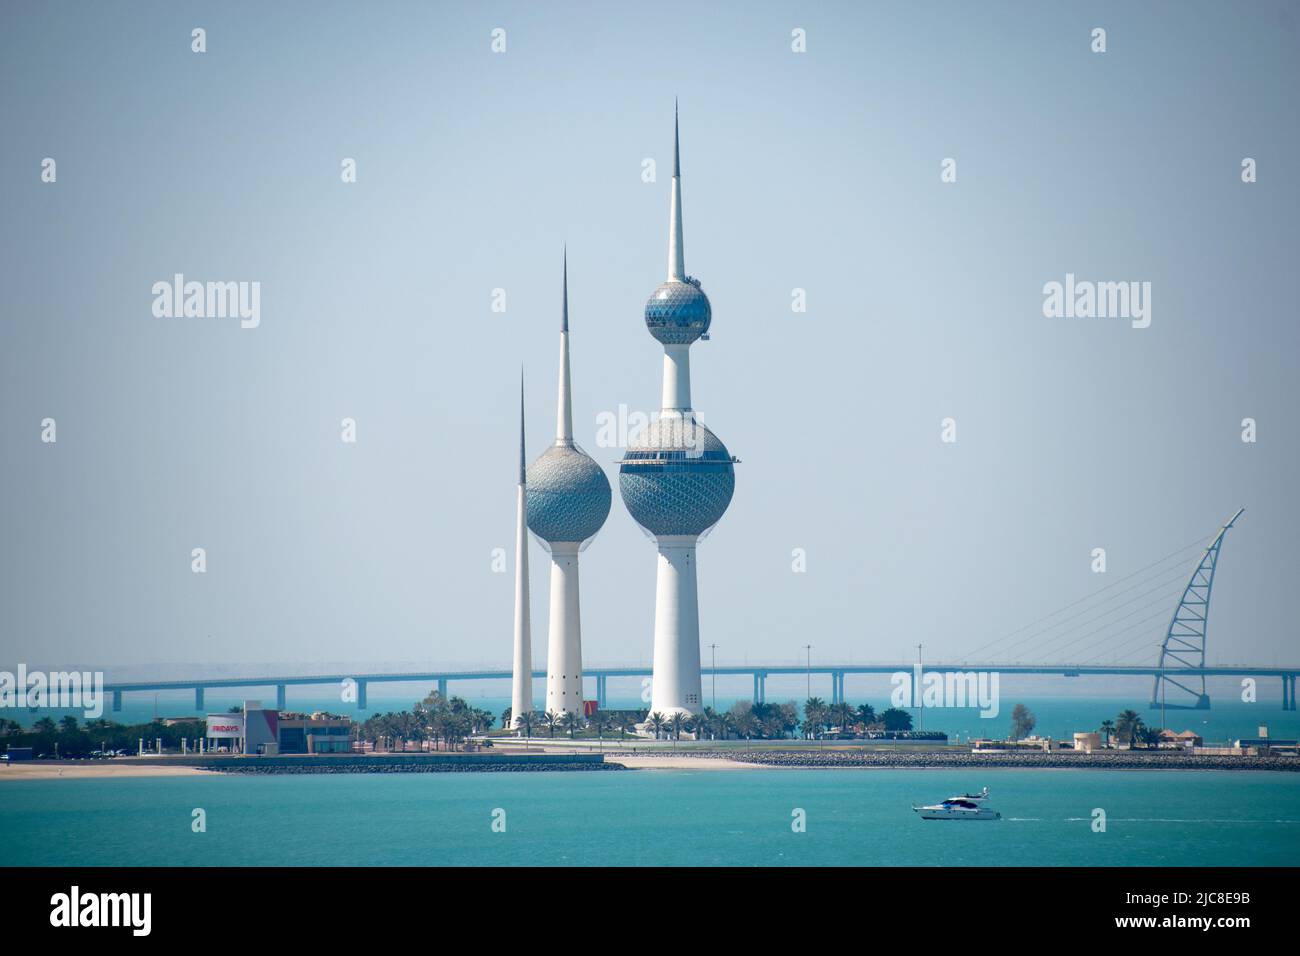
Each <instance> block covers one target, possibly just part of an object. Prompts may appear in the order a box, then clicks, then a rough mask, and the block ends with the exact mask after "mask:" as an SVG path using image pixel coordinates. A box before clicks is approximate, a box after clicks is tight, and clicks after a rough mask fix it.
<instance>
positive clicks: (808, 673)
mask: <svg viewBox="0 0 1300 956" xmlns="http://www.w3.org/2000/svg"><path fill="white" fill-rule="evenodd" d="M812 647H813V646H812V645H811V644H805V645H804V646H803V649H804V650H805V651H807V653H808V659H807V663H805V665H804V678H805V683H806V685H807V686H806V687H805V688H804V700H811V699H812Z"/></svg>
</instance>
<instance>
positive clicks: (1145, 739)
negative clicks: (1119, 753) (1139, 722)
mask: <svg viewBox="0 0 1300 956" xmlns="http://www.w3.org/2000/svg"><path fill="white" fill-rule="evenodd" d="M1163 733H1164V732H1163V731H1161V730H1160V728H1158V727H1147V726H1145V725H1143V726H1140V727H1139V728H1138V730H1137V739H1138V741H1139V742H1140V743H1141V744H1142V746H1143V747H1159V746H1160V741H1162V740H1163V739H1164V735H1163Z"/></svg>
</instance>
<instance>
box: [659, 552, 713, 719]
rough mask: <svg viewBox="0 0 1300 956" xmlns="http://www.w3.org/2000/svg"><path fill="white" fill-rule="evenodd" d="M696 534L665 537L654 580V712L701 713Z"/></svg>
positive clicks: (668, 714)
mask: <svg viewBox="0 0 1300 956" xmlns="http://www.w3.org/2000/svg"><path fill="white" fill-rule="evenodd" d="M696 540H697V539H696V536H695V535H660V536H659V537H658V538H657V539H656V544H657V545H658V547H659V564H658V572H657V574H656V578H655V652H654V679H653V681H652V682H651V687H650V710H651V711H652V712H657V713H660V714H663V715H664V716H665V717H671V716H672V715H673V714H675V713H682V712H686V713H691V714H698V713H699V712H700V709H701V697H700V606H699V597H698V591H697V587H696V579H695V542H696Z"/></svg>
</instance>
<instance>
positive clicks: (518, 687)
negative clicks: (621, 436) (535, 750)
mask: <svg viewBox="0 0 1300 956" xmlns="http://www.w3.org/2000/svg"><path fill="white" fill-rule="evenodd" d="M526 461H527V459H526V458H525V457H524V372H523V369H520V370H519V486H518V488H517V489H516V491H515V670H514V681H513V683H512V684H511V687H510V714H511V717H510V722H511V726H513V727H518V726H519V723H520V721H522V720H523V716H524V714H530V713H532V711H533V637H532V628H531V623H530V620H529V617H530V613H529V609H528V605H529V600H528V499H527V497H526V496H527V494H528V472H527V471H526V464H525V463H526Z"/></svg>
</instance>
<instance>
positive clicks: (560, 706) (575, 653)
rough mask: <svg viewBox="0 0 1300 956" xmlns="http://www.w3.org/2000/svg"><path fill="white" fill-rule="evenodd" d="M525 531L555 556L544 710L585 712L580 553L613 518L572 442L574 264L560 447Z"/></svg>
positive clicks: (563, 335)
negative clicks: (579, 581)
mask: <svg viewBox="0 0 1300 956" xmlns="http://www.w3.org/2000/svg"><path fill="white" fill-rule="evenodd" d="M527 482H528V493H527V508H528V527H529V528H530V529H531V530H532V532H533V534H535V535H537V537H538V538H539V539H541V541H542V542H543V544H544V545H545V546H546V548H547V550H548V551H550V553H551V611H550V633H549V635H548V637H547V651H546V710H547V711H548V712H551V711H554V712H555V713H557V714H581V713H582V621H581V615H580V612H579V597H578V553H579V552H580V551H582V549H583V548H584V547H586V545H587V544H588V543H590V541H591V539H592V538H593V537H595V535H596V532H597V531H599V530H600V528H601V525H603V524H604V523H605V519H606V518H607V517H608V516H609V506H610V501H611V499H612V496H611V493H610V488H609V479H608V478H606V477H605V472H604V471H602V470H601V467H600V465H598V464H596V462H595V461H593V460H592V459H591V456H590V455H588V454H587V453H586V452H585V451H583V450H582V449H581V448H579V447H578V446H577V444H575V443H574V441H573V401H572V398H571V396H570V389H569V265H568V255H567V253H566V255H565V264H564V298H563V307H562V312H561V321H560V386H559V407H558V410H557V412H556V422H555V444H554V445H552V446H551V447H550V448H548V449H546V451H545V452H544V453H543V454H542V455H541V456H540V457H539V458H538V459H537V460H536V461H534V462H533V463H532V465H531V466H529V468H528V474H527Z"/></svg>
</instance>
